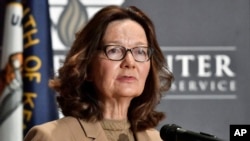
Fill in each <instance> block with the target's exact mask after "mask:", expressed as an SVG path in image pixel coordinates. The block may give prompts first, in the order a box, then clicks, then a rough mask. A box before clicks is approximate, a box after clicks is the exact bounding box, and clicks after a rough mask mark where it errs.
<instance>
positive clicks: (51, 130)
mask: <svg viewBox="0 0 250 141" xmlns="http://www.w3.org/2000/svg"><path fill="white" fill-rule="evenodd" d="M79 136H84V134H82V128H81V126H80V125H79V123H78V121H77V119H76V118H73V117H64V118H62V119H58V120H55V121H51V122H47V123H44V124H41V125H37V126H34V127H33V128H31V129H30V131H29V132H28V133H27V134H26V136H25V138H24V141H31V140H32V141H44V140H50V141H56V140H61V141H63V140H76V139H77V138H78V137H79ZM82 138H83V137H82Z"/></svg>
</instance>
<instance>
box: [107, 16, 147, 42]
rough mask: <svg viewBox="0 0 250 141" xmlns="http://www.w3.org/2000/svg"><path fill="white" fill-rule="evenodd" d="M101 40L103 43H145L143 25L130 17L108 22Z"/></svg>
mask: <svg viewBox="0 0 250 141" xmlns="http://www.w3.org/2000/svg"><path fill="white" fill-rule="evenodd" d="M103 41H104V42H105V43H107V42H108V43H109V42H110V43H125V44H136V43H142V44H147V38H146V34H145V31H144V29H143V27H142V26H141V25H140V24H139V23H137V22H136V21H133V20H130V19H124V20H116V21H113V22H111V23H109V25H108V26H107V29H106V31H105V33H104V36H103Z"/></svg>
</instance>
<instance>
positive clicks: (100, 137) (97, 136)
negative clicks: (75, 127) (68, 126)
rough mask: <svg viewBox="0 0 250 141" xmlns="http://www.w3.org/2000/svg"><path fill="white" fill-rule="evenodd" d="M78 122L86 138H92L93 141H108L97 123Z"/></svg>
mask: <svg viewBox="0 0 250 141" xmlns="http://www.w3.org/2000/svg"><path fill="white" fill-rule="evenodd" d="M79 121H80V124H81V127H82V129H83V131H84V133H85V134H86V137H88V138H92V139H93V141H108V139H107V137H106V135H105V133H104V130H103V129H102V126H101V124H100V123H99V122H85V121H83V120H80V119H79Z"/></svg>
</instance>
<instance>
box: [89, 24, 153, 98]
mask: <svg viewBox="0 0 250 141" xmlns="http://www.w3.org/2000/svg"><path fill="white" fill-rule="evenodd" d="M103 43H104V45H120V46H123V47H126V48H127V49H131V48H134V47H138V46H148V42H147V37H146V34H145V31H144V29H143V28H142V27H141V25H139V24H138V23H136V22H135V21H132V20H128V19H126V20H118V21H113V22H111V23H110V24H109V25H108V27H107V29H106V32H105V34H104V37H103ZM149 69H150V61H146V62H137V61H135V59H134V57H133V56H132V54H131V52H130V51H128V52H127V54H126V56H125V58H124V59H122V60H120V61H112V60H110V59H108V58H107V56H106V55H105V53H104V51H100V53H99V54H98V56H97V58H96V59H95V60H94V63H93V67H92V72H91V74H92V75H91V79H92V81H93V82H94V84H95V86H96V88H97V90H98V93H99V94H101V97H104V98H121V97H129V98H133V97H136V96H139V95H140V94H141V93H142V91H143V89H144V85H145V81H146V78H147V76H148V73H149Z"/></svg>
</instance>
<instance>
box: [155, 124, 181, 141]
mask: <svg viewBox="0 0 250 141" xmlns="http://www.w3.org/2000/svg"><path fill="white" fill-rule="evenodd" d="M177 128H181V127H180V126H178V125H176V124H166V125H164V126H163V127H162V128H161V130H160V136H161V139H163V140H164V141H175V140H176V135H177V133H176V131H177Z"/></svg>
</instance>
